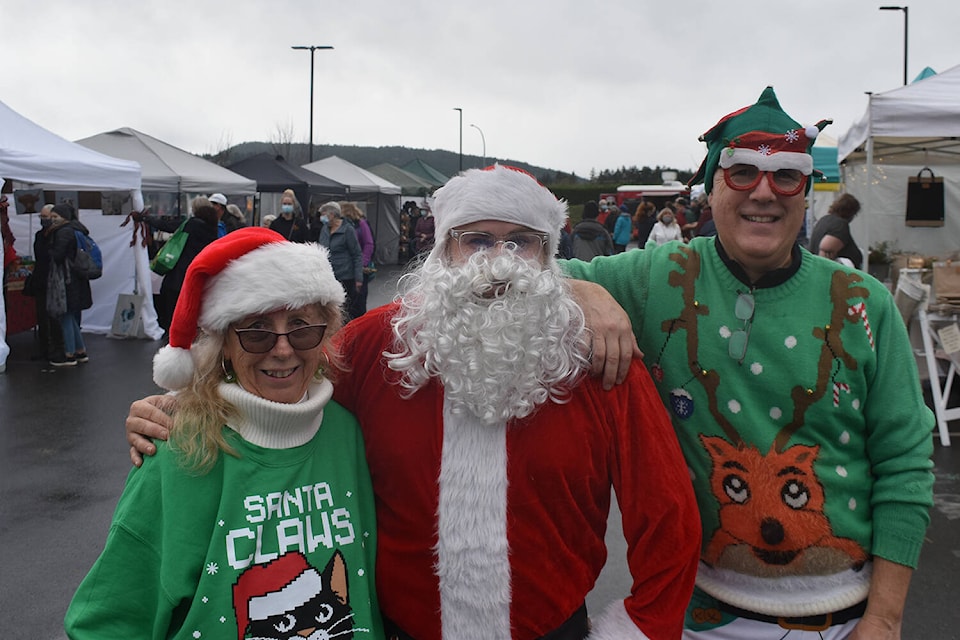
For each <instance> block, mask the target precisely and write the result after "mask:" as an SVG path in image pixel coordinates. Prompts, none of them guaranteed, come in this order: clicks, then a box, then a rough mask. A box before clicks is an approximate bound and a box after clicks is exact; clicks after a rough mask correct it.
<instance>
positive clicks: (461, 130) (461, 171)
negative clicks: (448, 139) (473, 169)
mask: <svg viewBox="0 0 960 640" xmlns="http://www.w3.org/2000/svg"><path fill="white" fill-rule="evenodd" d="M453 110H454V111H459V112H460V173H463V109H461V108H460V107H454V108H453Z"/></svg>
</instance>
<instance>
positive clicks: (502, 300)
mask: <svg viewBox="0 0 960 640" xmlns="http://www.w3.org/2000/svg"><path fill="white" fill-rule="evenodd" d="M400 286H401V294H402V295H401V300H402V301H401V305H400V310H399V311H398V313H397V315H396V316H395V317H394V319H393V321H392V326H393V332H394V336H395V340H394V345H393V351H392V352H386V353H385V354H384V355H385V356H386V358H387V362H388V366H389V367H390V368H391V369H393V370H394V371H397V372H400V373H401V374H402V375H401V380H400V384H401V385H402V386H403V387H404V388H405V389H406V393H407V394H409V395H412V394H413V393H415V392H416V391H417V390H418V389H420V388H421V387H422V386H423V385H425V384H426V383H427V382H428V381H429V379H430V378H431V377H437V378H439V380H440V381H441V382H442V383H443V386H444V395H445V397H446V399H447V400H448V401H450V402H452V406H453V408H454V411H468V412H470V413H471V414H473V415H475V416H476V417H477V418H478V419H479V420H481V421H482V422H483V423H485V424H489V425H495V424H502V423H503V422H505V421H507V420H510V419H512V418H523V417H525V416H528V415H530V414H531V413H533V412H534V411H535V410H536V409H537V407H539V406H540V405H542V404H543V403H545V402H547V401H553V402H565V401H566V400H567V399H568V396H569V393H570V390H571V389H572V388H573V387H574V386H575V385H576V383H577V381H578V380H579V378H580V376H581V375H582V374H583V373H584V372H585V371H586V370H587V367H588V366H589V365H588V362H587V360H586V358H585V355H586V353H587V350H588V348H589V340H588V337H587V330H586V329H585V327H584V319H583V312H582V311H581V310H580V307H579V306H578V305H577V304H576V303H575V302H574V301H573V299H572V298H571V296H570V292H569V289H568V287H567V285H566V283H565V282H564V281H563V277H562V275H561V274H560V270H559V268H558V267H557V266H556V263H555V262H553V261H551V264H550V265H548V266H547V267H543V266H542V265H540V264H539V263H537V262H534V261H526V260H523V259H522V258H519V257H517V256H515V255H514V254H512V253H511V252H509V251H503V252H501V253H499V254H497V255H493V256H490V255H488V254H486V253H477V254H474V255H473V256H471V257H470V260H469V261H468V262H466V263H464V264H460V265H447V264H445V263H444V262H443V261H442V260H438V259H435V258H433V257H431V259H428V260H427V261H426V262H425V263H424V264H423V266H422V267H421V268H420V269H418V270H417V271H415V272H414V273H410V274H407V275H406V276H404V278H403V279H402V280H401V284H400Z"/></svg>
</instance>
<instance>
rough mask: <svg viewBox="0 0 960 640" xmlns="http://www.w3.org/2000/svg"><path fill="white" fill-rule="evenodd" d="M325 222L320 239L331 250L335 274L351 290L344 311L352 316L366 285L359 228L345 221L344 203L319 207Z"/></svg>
mask: <svg viewBox="0 0 960 640" xmlns="http://www.w3.org/2000/svg"><path fill="white" fill-rule="evenodd" d="M317 213H318V214H319V215H320V219H321V221H323V219H324V218H326V219H327V221H326V222H324V223H323V228H322V229H321V230H320V236H319V238H318V239H317V242H319V243H320V245H321V246H324V247H326V248H327V249H329V250H330V264H331V265H333V274H334V275H335V276H336V277H337V281H338V282H339V283H340V284H341V285H342V286H343V289H344V291H346V292H347V302H346V304H344V305H343V309H344V314H345V315H346V316H347V318H348V319H349V318H351V317H352V315H351V312H350V310H351V309H353V304H354V298H356V296H357V294H358V293H359V291H360V289H361V287H363V251H362V249H361V248H360V241H359V240H357V232H356V230H355V229H354V228H353V225H352V224H344V223H343V216H342V215H341V213H340V204H339V203H337V202H326V203H324V204H322V205H321V206H320V209H318V210H317Z"/></svg>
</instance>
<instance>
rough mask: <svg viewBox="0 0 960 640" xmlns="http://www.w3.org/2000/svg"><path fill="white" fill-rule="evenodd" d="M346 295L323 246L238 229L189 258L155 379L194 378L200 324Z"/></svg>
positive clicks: (337, 301)
mask: <svg viewBox="0 0 960 640" xmlns="http://www.w3.org/2000/svg"><path fill="white" fill-rule="evenodd" d="M345 299H346V295H345V293H344V291H343V287H342V286H341V285H340V283H339V282H338V281H337V279H336V278H335V277H334V274H333V268H332V267H331V266H330V261H329V259H328V252H327V250H326V249H325V248H324V247H321V246H320V245H317V244H312V243H311V244H297V243H293V242H289V241H287V240H285V239H284V238H283V236H281V235H279V234H277V233H275V232H273V231H270V230H268V229H262V228H258V227H248V228H244V229H239V230H237V231H234V232H233V233H230V234H228V235H226V236H224V237H223V238H220V239H219V240H217V241H215V242H212V243H210V244H209V245H207V246H206V247H205V248H204V249H203V251H201V252H200V253H199V254H198V255H197V257H196V258H194V260H193V262H191V263H190V267H189V268H188V269H187V274H186V277H185V279H184V282H183V286H182V288H181V289H180V298H179V299H178V301H177V306H176V309H175V311H174V314H173V321H172V322H171V324H170V327H169V329H168V336H169V342H170V343H169V345H167V346H166V347H163V348H162V349H161V350H160V351H159V352H158V353H157V355H156V357H155V358H154V361H153V379H154V382H156V383H157V384H158V385H159V386H161V387H163V388H164V389H168V390H170V391H176V390H179V389H183V388H185V387H186V386H188V385H189V384H190V382H191V380H192V378H193V374H194V362H193V356H192V354H191V346H192V345H193V342H194V341H195V340H196V337H197V328H198V327H200V328H202V329H203V330H204V331H206V332H207V333H213V334H222V333H223V332H224V331H225V330H226V328H227V327H229V326H230V325H231V324H232V323H234V322H236V321H238V320H241V319H243V318H246V317H247V316H250V315H254V314H261V313H270V312H273V311H277V310H279V309H299V308H302V307H305V306H307V305H310V304H314V303H320V304H324V305H327V304H332V305H336V306H338V307H339V306H340V305H342V304H343V302H344V300H345Z"/></svg>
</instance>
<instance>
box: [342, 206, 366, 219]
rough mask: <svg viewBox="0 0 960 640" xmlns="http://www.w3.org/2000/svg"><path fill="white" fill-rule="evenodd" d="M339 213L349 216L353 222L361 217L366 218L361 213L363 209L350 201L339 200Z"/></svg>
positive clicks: (345, 216)
mask: <svg viewBox="0 0 960 640" xmlns="http://www.w3.org/2000/svg"><path fill="white" fill-rule="evenodd" d="M340 213H341V214H342V215H343V217H344V218H350V219H351V220H353V221H354V222H356V221H357V220H360V219H361V218H366V216H365V215H363V209H361V208H360V207H358V206H357V205H355V204H353V203H352V202H341V203H340Z"/></svg>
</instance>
